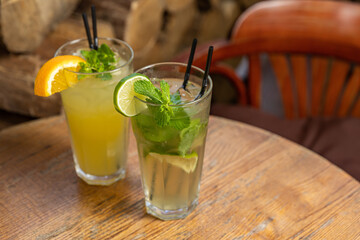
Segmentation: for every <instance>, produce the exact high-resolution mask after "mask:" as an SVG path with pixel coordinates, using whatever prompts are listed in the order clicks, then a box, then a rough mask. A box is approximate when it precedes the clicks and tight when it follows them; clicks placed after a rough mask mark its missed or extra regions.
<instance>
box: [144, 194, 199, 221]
mask: <svg viewBox="0 0 360 240" xmlns="http://www.w3.org/2000/svg"><path fill="white" fill-rule="evenodd" d="M197 205H198V200H197V199H196V200H194V201H193V202H192V203H191V205H190V206H189V207H187V208H180V209H176V210H164V209H160V208H158V207H155V206H154V205H152V204H151V203H150V202H148V201H146V200H145V206H146V212H147V213H148V214H150V215H153V216H154V217H157V218H159V219H161V220H175V219H182V218H185V217H186V216H187V215H189V214H190V213H191V212H192V211H193V210H194V209H195V208H196V206H197Z"/></svg>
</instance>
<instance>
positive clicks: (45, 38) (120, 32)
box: [0, 0, 242, 117]
mask: <svg viewBox="0 0 360 240" xmlns="http://www.w3.org/2000/svg"><path fill="white" fill-rule="evenodd" d="M0 3H1V5H0V109H3V110H7V111H9V112H15V113H20V114H23V115H26V116H33V117H45V116H50V115H54V114H58V113H60V111H61V102H60V99H59V98H60V97H59V95H58V94H56V95H55V96H52V97H50V98H46V99H45V98H41V97H36V96H34V95H33V84H34V79H35V77H36V73H37V71H38V70H39V68H40V67H41V65H42V64H43V63H44V62H45V61H46V60H48V59H49V58H51V57H52V56H53V54H54V52H55V50H56V49H57V48H58V47H59V46H61V45H62V44H64V43H65V42H67V41H69V40H73V39H77V38H84V37H85V36H86V35H85V32H84V27H83V23H82V19H81V13H82V12H84V11H86V12H87V13H88V15H89V14H90V6H91V5H95V6H96V10H97V16H98V35H99V36H107V37H117V38H119V39H124V40H125V41H127V42H128V43H129V44H130V45H131V46H132V47H133V49H134V51H135V59H134V67H135V68H138V67H141V66H144V65H146V64H150V63H154V62H159V61H168V60H171V59H172V58H173V57H174V55H176V54H177V53H179V52H180V51H181V50H183V49H184V48H187V47H188V46H190V44H191V41H192V39H193V38H194V37H197V38H198V40H199V43H202V42H207V41H210V40H214V39H220V38H225V37H226V36H227V35H228V33H229V31H230V29H231V26H232V24H233V23H234V21H235V19H236V18H237V17H238V16H239V14H240V12H241V6H242V5H241V4H240V0H131V1H130V0H102V1H96V0H0ZM90 22H91V21H90Z"/></svg>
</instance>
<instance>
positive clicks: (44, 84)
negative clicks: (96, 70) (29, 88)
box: [34, 55, 85, 97]
mask: <svg viewBox="0 0 360 240" xmlns="http://www.w3.org/2000/svg"><path fill="white" fill-rule="evenodd" d="M80 62H85V60H84V59H82V58H81V57H78V56H72V55H64V56H57V57H54V58H52V59H50V60H49V61H47V62H46V63H45V64H44V65H43V66H42V67H41V68H40V70H39V72H38V74H37V76H36V79H35V87H34V93H35V95H37V96H42V97H48V96H50V95H52V94H54V93H57V92H61V91H62V90H65V89H67V88H68V87H71V86H72V85H74V84H76V83H77V82H78V79H77V75H76V74H75V73H73V72H71V71H78V70H79V69H78V65H79V63H80ZM67 70H70V71H67Z"/></svg>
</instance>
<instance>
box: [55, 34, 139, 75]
mask: <svg viewBox="0 0 360 240" xmlns="http://www.w3.org/2000/svg"><path fill="white" fill-rule="evenodd" d="M98 39H99V40H108V41H115V42H118V43H121V44H124V45H125V46H126V47H127V48H128V49H129V50H130V54H131V56H130V58H129V60H127V61H126V62H125V63H124V64H122V65H120V66H117V67H116V68H115V69H113V70H110V71H104V72H95V73H82V72H77V71H72V70H69V69H66V70H67V71H69V72H72V73H75V74H78V75H85V76H94V75H99V74H105V73H114V72H117V71H119V70H120V69H121V68H124V67H126V66H127V65H130V63H131V62H132V61H133V59H134V50H133V49H132V48H131V46H130V45H129V44H128V43H127V42H125V41H123V40H120V39H117V38H110V37H98ZM83 41H86V43H87V42H88V39H87V38H79V39H75V40H71V41H68V42H66V43H64V44H63V45H61V46H60V47H59V48H58V49H57V50H56V51H55V54H54V57H57V56H61V55H58V53H59V52H60V51H61V50H62V49H63V48H65V47H66V46H69V45H72V44H76V43H79V42H83Z"/></svg>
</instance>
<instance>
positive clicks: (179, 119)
mask: <svg viewBox="0 0 360 240" xmlns="http://www.w3.org/2000/svg"><path fill="white" fill-rule="evenodd" d="M173 112H174V117H172V118H171V119H170V122H169V126H171V127H173V128H175V129H177V130H182V129H184V128H187V127H188V126H189V125H190V117H189V115H188V114H187V113H186V111H185V110H184V108H181V107H173Z"/></svg>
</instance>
